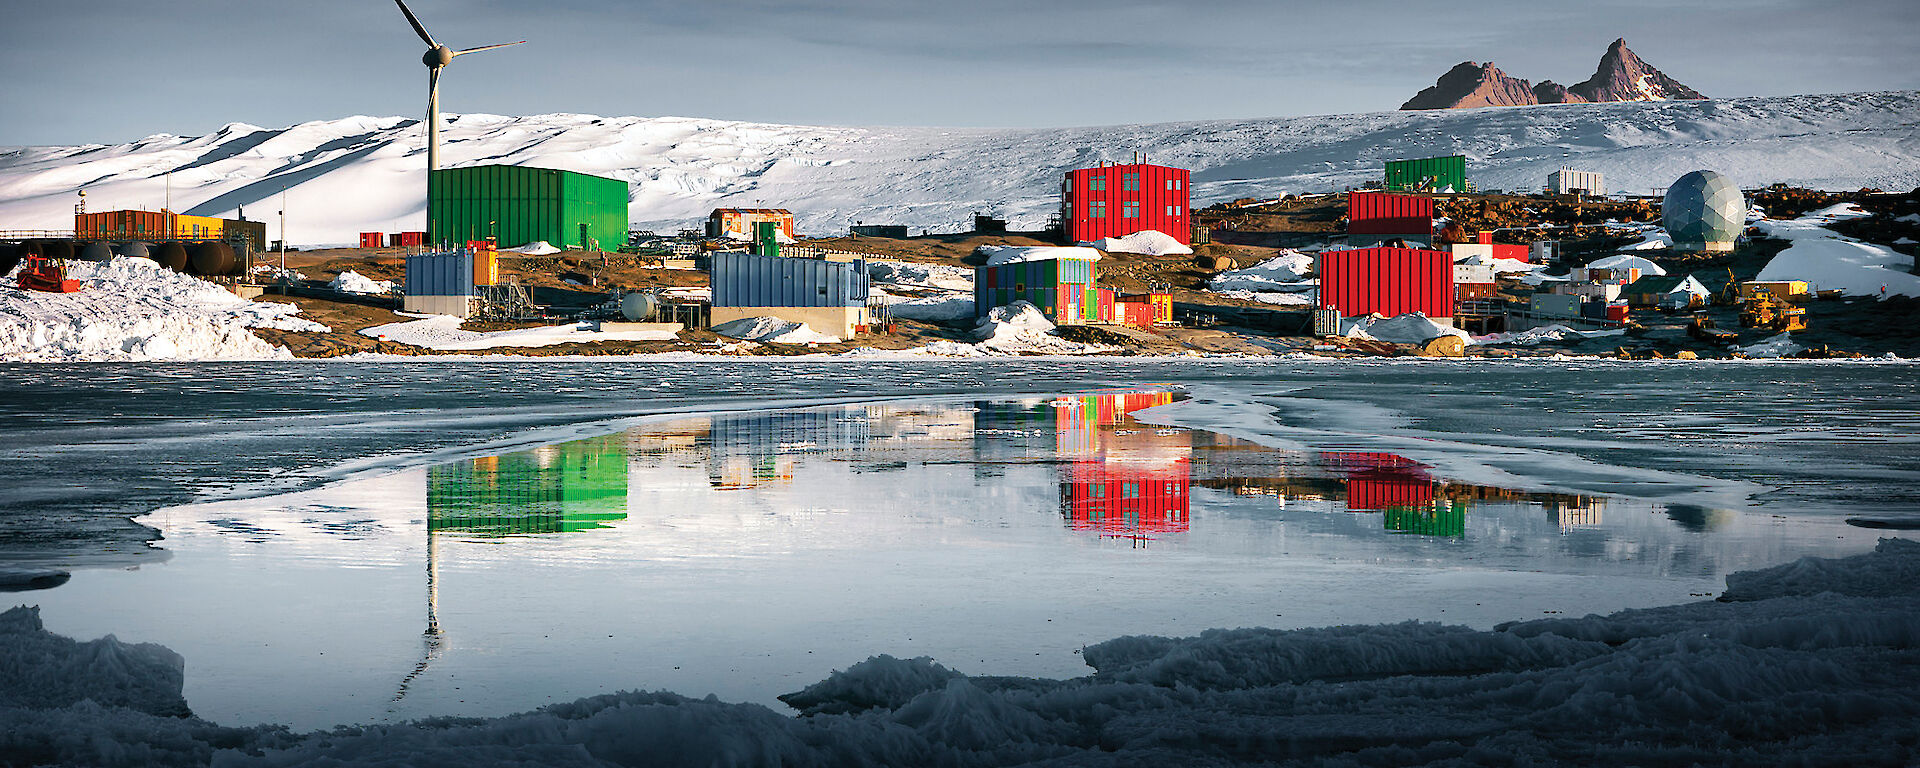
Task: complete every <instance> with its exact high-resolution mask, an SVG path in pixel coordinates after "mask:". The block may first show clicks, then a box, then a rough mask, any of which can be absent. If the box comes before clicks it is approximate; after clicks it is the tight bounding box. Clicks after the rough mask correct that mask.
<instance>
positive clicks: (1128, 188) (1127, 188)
mask: <svg viewBox="0 0 1920 768" xmlns="http://www.w3.org/2000/svg"><path fill="white" fill-rule="evenodd" d="M1120 191H1122V192H1138V191H1140V174H1138V173H1123V174H1120Z"/></svg>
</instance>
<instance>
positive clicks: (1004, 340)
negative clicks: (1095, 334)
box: [916, 301, 1113, 357]
mask: <svg viewBox="0 0 1920 768" xmlns="http://www.w3.org/2000/svg"><path fill="white" fill-rule="evenodd" d="M1054 327H1055V326H1054V324H1053V322H1052V321H1050V320H1048V319H1047V316H1046V315H1045V314H1043V313H1041V312H1040V308H1039V307H1036V306H1034V305H1033V304H1031V303H1029V302H1026V301H1016V302H1014V303H1012V304H1008V305H1006V306H1002V307H994V308H993V309H991V310H988V312H987V316H986V317H983V318H980V322H979V324H978V325H976V326H974V331H973V334H974V338H977V339H979V340H980V341H979V343H977V344H967V343H963V342H958V341H936V342H933V343H932V344H928V345H927V346H925V347H921V348H920V349H919V350H916V351H917V352H920V353H924V354H930V355H940V356H951V357H984V356H994V355H1084V354H1090V353H1094V352H1105V351H1108V350H1111V349H1113V347H1110V346H1107V345H1104V344H1085V343H1081V342H1077V341H1067V340H1066V339H1062V338H1060V337H1059V336H1055V335H1053V330H1054Z"/></svg>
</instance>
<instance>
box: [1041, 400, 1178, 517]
mask: <svg viewBox="0 0 1920 768" xmlns="http://www.w3.org/2000/svg"><path fill="white" fill-rule="evenodd" d="M1170 402H1173V393H1171V392H1132V393H1122V394H1106V395H1076V396H1068V397H1062V398H1060V399H1059V400H1055V401H1054V403H1053V406H1054V428H1055V431H1056V434H1057V435H1058V448H1059V450H1060V453H1061V454H1062V455H1066V456H1073V457H1075V461H1074V462H1073V464H1072V465H1071V466H1069V467H1068V468H1067V470H1066V471H1065V473H1064V475H1063V477H1062V478H1061V481H1060V511H1061V515H1062V516H1063V517H1065V518H1066V520H1067V524H1068V525H1069V526H1070V527H1072V528H1073V529H1074V530H1078V531H1096V532H1099V533H1100V534H1102V535H1107V536H1127V537H1140V536H1145V535H1150V534H1164V533H1179V532H1182V531H1185V530H1187V511H1188V500H1187V496H1188V491H1189V489H1190V487H1191V480H1190V477H1191V471H1190V468H1189V460H1190V457H1191V455H1192V453H1193V444H1192V438H1191V436H1190V435H1189V434H1188V433H1187V431H1186V430H1171V429H1161V428H1158V427H1153V426H1143V425H1141V424H1138V423H1136V422H1134V421H1133V419H1132V418H1131V417H1130V416H1129V414H1131V413H1132V412H1134V411H1138V410H1143V409H1146V408H1152V407H1154V406H1158V405H1165V404H1167V403H1170Z"/></svg>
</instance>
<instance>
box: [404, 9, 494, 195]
mask: <svg viewBox="0 0 1920 768" xmlns="http://www.w3.org/2000/svg"><path fill="white" fill-rule="evenodd" d="M393 2H394V4H395V5H398V6H400V12H401V13H404V14H406V15H407V23H408V24H412V25H413V31H414V32H415V33H416V34H418V35H420V39H421V40H424V41H426V43H427V52H426V53H425V54H423V55H422V56H421V57H420V63H422V64H425V65H427V185H428V186H429V187H431V186H432V185H433V172H434V171H437V170H439V169H440V70H441V69H443V68H445V67H446V66H447V65H448V64H452V63H453V57H455V56H461V55H465V54H469V53H478V52H480V51H489V50H493V49H495V48H505V47H507V46H509V45H519V44H520V43H524V42H526V41H525V40H520V41H518V42H512V43H500V44H499V45H483V46H480V47H478V48H467V49H464V50H459V51H456V50H453V49H452V48H448V47H446V46H444V45H441V44H439V43H437V42H434V39H433V35H430V34H427V28H426V27H425V26H423V25H422V24H421V23H420V19H419V18H418V17H415V16H414V15H413V11H411V10H408V9H407V4H406V3H405V2H403V0H393ZM427 206H428V207H427V228H428V229H432V228H433V207H432V206H433V201H432V197H431V196H429V197H428V201H427Z"/></svg>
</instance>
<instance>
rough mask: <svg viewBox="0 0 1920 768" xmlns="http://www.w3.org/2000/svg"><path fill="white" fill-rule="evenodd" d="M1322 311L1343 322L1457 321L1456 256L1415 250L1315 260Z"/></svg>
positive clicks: (1355, 252) (1345, 254) (1362, 252)
mask: <svg viewBox="0 0 1920 768" xmlns="http://www.w3.org/2000/svg"><path fill="white" fill-rule="evenodd" d="M1317 262H1318V268H1319V274H1320V308H1321V309H1339V310H1340V314H1341V315H1342V316H1344V317H1356V316H1359V315H1366V314H1373V313H1378V314H1381V315H1386V316H1388V317H1392V316H1394V315H1401V314H1406V313H1408V312H1421V313H1425V314H1426V316H1428V317H1452V316H1453V299H1454V291H1453V257H1452V255H1450V254H1448V253H1446V252H1445V251H1427V250H1420V249H1416V248H1362V249H1359V250H1353V251H1327V252H1325V253H1322V254H1320V256H1319V258H1318V259H1317Z"/></svg>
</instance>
